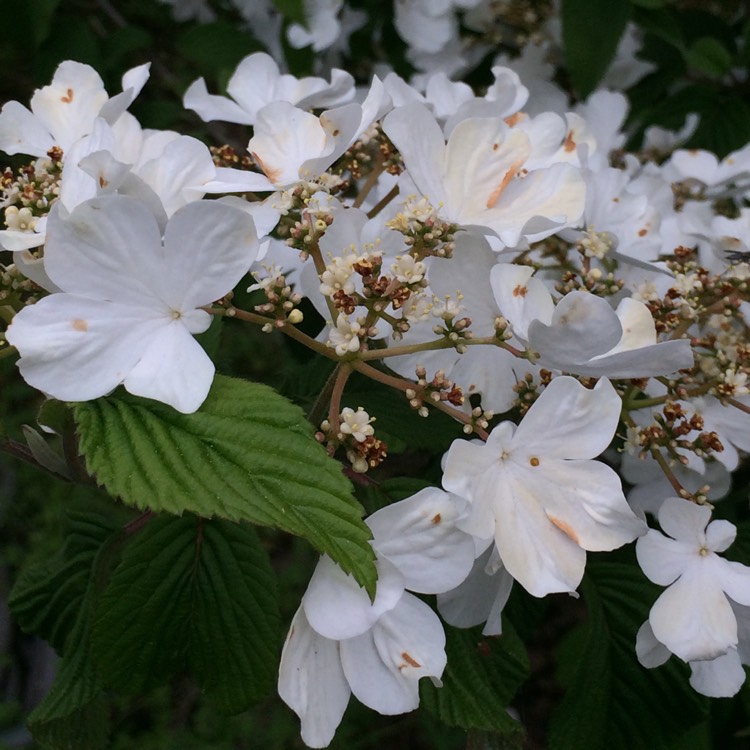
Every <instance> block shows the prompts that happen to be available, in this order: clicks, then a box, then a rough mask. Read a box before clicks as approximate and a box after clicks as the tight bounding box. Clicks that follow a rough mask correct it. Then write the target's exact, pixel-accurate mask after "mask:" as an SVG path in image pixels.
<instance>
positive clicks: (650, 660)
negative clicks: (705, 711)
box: [635, 601, 750, 698]
mask: <svg viewBox="0 0 750 750" xmlns="http://www.w3.org/2000/svg"><path fill="white" fill-rule="evenodd" d="M730 604H731V606H732V611H733V612H734V614H735V616H736V618H737V635H738V641H739V642H738V645H737V648H730V649H728V650H727V651H726V653H723V654H719V656H716V657H714V658H713V659H697V660H695V661H691V662H688V663H689V664H690V686H691V687H692V688H693V689H694V690H695V691H696V692H698V693H700V694H701V695H707V696H708V697H709V698H731V697H732V696H733V695H736V694H737V693H738V692H739V689H740V688H741V687H742V685H743V683H744V682H745V670H744V669H743V668H742V665H743V664H750V607H743V606H742V605H740V604H736V603H734V602H731V601H730ZM635 652H636V655H637V656H638V661H639V662H640V663H641V664H642V665H643V666H644V667H647V668H649V669H653V668H654V667H659V666H661V665H662V664H664V663H665V662H666V661H667V660H668V659H669V657H670V656H671V655H672V652H671V651H670V650H669V649H668V648H667V647H666V646H665V645H664V644H663V643H660V642H659V641H658V640H657V639H656V636H655V635H654V631H653V630H652V629H651V625H650V623H649V621H648V620H646V622H644V623H643V625H641V627H640V629H639V630H638V635H637V636H636V642H635Z"/></svg>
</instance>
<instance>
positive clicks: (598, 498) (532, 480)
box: [443, 377, 647, 596]
mask: <svg viewBox="0 0 750 750" xmlns="http://www.w3.org/2000/svg"><path fill="white" fill-rule="evenodd" d="M620 408H621V401H620V398H619V397H618V395H617V393H616V392H615V389H614V388H613V387H612V385H611V384H610V382H609V381H608V380H606V379H602V380H600V381H599V382H598V383H597V384H596V387H595V388H594V389H593V390H588V389H586V388H584V387H583V386H582V385H581V384H580V383H579V382H578V381H577V380H575V379H574V378H571V377H559V378H555V379H554V380H553V381H552V382H551V383H550V384H549V385H548V386H547V388H546V389H545V390H544V392H543V393H542V395H541V396H540V397H539V399H538V400H537V401H536V402H535V403H534V405H533V406H532V407H531V408H530V409H529V411H528V412H527V414H526V416H525V417H524V418H523V420H522V421H521V424H520V425H518V427H516V426H515V425H514V424H513V423H512V422H502V423H501V424H499V425H498V426H497V427H495V429H494V430H493V431H492V432H491V433H490V435H489V438H488V440H487V442H486V443H485V444H478V443H477V442H469V441H466V440H456V441H455V442H454V443H453V444H452V445H451V447H450V449H449V450H448V453H447V454H446V456H445V459H444V461H445V465H444V474H443V487H445V489H446V490H448V491H449V492H453V493H455V494H456V495H458V496H459V497H463V498H465V499H467V500H468V501H469V502H470V503H471V512H470V514H469V516H468V518H467V519H466V520H464V521H462V522H460V526H461V528H463V529H464V530H465V531H468V532H469V533H471V534H473V535H474V536H476V537H479V538H480V539H490V538H492V537H493V536H494V539H495V543H496V544H497V549H498V553H499V555H500V559H501V560H502V563H503V565H504V566H505V568H506V569H507V571H508V573H510V575H512V576H513V578H515V579H516V580H517V581H518V582H519V583H520V584H521V585H522V586H523V587H524V588H525V589H526V590H527V591H528V592H529V593H531V594H533V595H534V596H545V595H546V594H550V593H552V592H558V591H574V590H575V589H576V587H577V586H578V584H579V583H580V581H581V578H582V576H583V571H584V567H585V564H586V550H590V551H602V550H612V549H615V548H617V547H620V546H621V545H623V544H625V543H627V542H630V541H632V540H633V539H635V538H636V537H638V536H640V535H641V534H643V533H645V532H646V528H647V527H646V524H645V523H644V522H643V521H642V520H640V519H639V518H637V517H636V516H635V515H634V514H633V512H632V511H631V510H630V508H629V507H628V504H627V501H626V500H625V496H624V495H623V492H622V485H621V483H620V479H619V477H618V476H617V474H616V473H615V471H614V470H612V469H610V468H609V467H608V466H606V465H605V464H603V463H601V462H599V461H593V460H591V459H593V458H595V457H596V456H598V455H599V454H600V453H602V452H603V451H604V450H605V449H606V448H607V447H608V446H609V444H610V441H611V440H612V437H613V436H614V432H615V429H616V428H617V423H618V420H619V415H620Z"/></svg>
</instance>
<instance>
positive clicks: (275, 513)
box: [74, 376, 376, 592]
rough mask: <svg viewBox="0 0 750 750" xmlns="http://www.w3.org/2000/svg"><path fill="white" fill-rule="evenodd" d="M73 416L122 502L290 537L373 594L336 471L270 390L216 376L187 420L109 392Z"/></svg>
mask: <svg viewBox="0 0 750 750" xmlns="http://www.w3.org/2000/svg"><path fill="white" fill-rule="evenodd" d="M74 416H75V420H76V425H77V427H78V431H79V434H80V450H81V453H82V455H83V456H84V458H85V461H86V466H87V467H88V470H89V471H90V472H91V473H92V474H93V475H95V476H96V479H97V481H98V482H100V483H101V484H102V485H104V486H105V487H106V489H107V490H108V491H109V492H110V493H111V494H112V495H113V496H116V497H120V498H121V499H122V500H123V502H125V503H128V504H129V505H133V506H135V507H137V508H141V509H150V510H154V511H165V512H168V513H175V514H177V515H180V514H181V513H183V512H184V511H189V512H192V513H196V514H197V515H200V516H204V517H207V518H210V517H213V516H218V517H220V518H226V519H229V520H235V521H251V522H252V523H257V524H261V525H265V526H273V527H275V528H278V529H281V530H282V531H287V532H290V533H292V534H298V535H299V536H303V537H305V538H306V539H308V540H309V541H310V542H311V543H312V544H313V545H314V546H315V547H316V548H317V549H318V550H319V551H321V552H324V553H327V554H329V555H330V556H331V557H332V558H333V559H334V560H336V561H337V562H338V563H339V564H340V565H341V567H342V568H344V570H346V571H347V572H351V573H352V574H353V575H354V576H355V578H356V579H357V580H358V581H359V582H360V583H361V584H362V585H364V586H366V587H367V589H368V591H370V592H372V591H373V590H374V586H375V578H376V573H375V567H374V565H373V552H372V549H371V547H370V545H369V543H368V539H369V536H370V533H369V529H368V528H367V527H366V526H365V524H364V523H363V522H362V520H361V518H360V515H361V510H360V507H359V506H358V504H357V503H356V501H355V500H354V499H353V498H352V496H351V489H350V486H349V484H348V482H347V481H346V479H345V478H344V476H343V475H342V473H341V467H340V465H339V464H338V463H336V462H335V461H333V460H332V459H330V458H329V457H328V456H327V455H326V453H325V451H324V449H323V447H322V446H321V445H319V444H318V443H317V441H316V440H315V439H314V437H313V435H312V430H311V429H310V427H309V425H308V424H307V422H306V421H305V419H304V415H303V413H302V412H301V410H300V409H299V408H298V407H296V406H294V405H293V404H291V403H289V402H288V401H287V400H286V399H285V398H283V397H282V396H280V395H279V394H278V393H276V392H275V391H273V390H272V389H271V388H268V387H267V386H263V385H260V384H258V383H249V382H246V381H241V380H234V379H231V378H224V377H221V376H217V377H216V379H215V381H214V385H213V388H212V389H211V393H210V394H209V397H208V399H207V400H206V402H205V403H204V404H203V406H202V407H201V409H200V411H198V412H196V413H195V414H180V413H178V412H176V411H174V410H173V409H171V408H170V407H168V406H164V405H163V404H160V403H157V402H153V401H147V400H144V399H138V398H135V397H132V396H130V395H128V394H125V393H117V394H116V395H113V396H111V397H109V398H102V399H97V400H96V401H92V402H88V403H80V404H76V405H75V406H74Z"/></svg>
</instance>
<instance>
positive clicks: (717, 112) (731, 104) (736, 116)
mask: <svg viewBox="0 0 750 750" xmlns="http://www.w3.org/2000/svg"><path fill="white" fill-rule="evenodd" d="M716 93H717V96H715V97H714V98H713V100H712V101H709V102H707V103H706V105H705V106H704V107H703V108H701V109H697V108H696V110H695V111H697V112H698V114H699V115H700V120H699V121H698V127H697V128H696V130H695V132H694V133H693V135H692V136H691V137H690V140H689V141H688V142H687V143H686V144H685V148H704V149H707V150H708V151H713V152H714V153H715V154H716V155H717V156H718V157H719V158H720V159H721V158H724V157H725V156H727V154H729V153H730V152H732V151H736V150H737V149H740V148H742V147H743V146H744V145H745V144H746V143H747V137H748V133H750V105H748V104H747V102H744V101H743V100H742V99H739V98H737V97H732V96H722V95H721V92H716Z"/></svg>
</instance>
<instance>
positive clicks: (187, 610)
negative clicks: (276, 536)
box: [94, 516, 279, 713]
mask: <svg viewBox="0 0 750 750" xmlns="http://www.w3.org/2000/svg"><path fill="white" fill-rule="evenodd" d="M278 620H279V616H278V611H277V602H276V592H275V579H274V575H273V572H272V570H271V567H270V564H269V562H268V556H267V555H266V553H265V551H264V550H263V548H262V547H261V546H260V543H259V541H258V538H257V536H256V534H255V532H254V531H253V529H252V528H251V527H249V526H246V525H240V524H235V523H231V522H229V521H221V520H216V521H205V520H203V519H197V518H195V517H193V516H184V517H182V518H171V517H168V516H165V517H160V518H154V519H152V520H151V521H150V522H149V524H148V525H147V526H146V528H145V529H144V530H143V531H141V532H140V533H139V534H138V536H137V537H136V538H135V539H133V540H132V542H131V543H130V544H129V545H128V547H127V548H126V550H125V551H124V553H123V556H122V560H121V562H120V564H119V566H118V567H117V569H116V570H115V572H114V574H113V575H112V579H111V582H110V584H109V586H108V588H107V589H106V591H105V592H104V594H103V595H102V597H101V599H100V601H99V603H98V605H97V613H96V618H95V622H94V651H95V654H96V657H97V663H98V664H99V665H100V668H101V671H102V674H103V675H106V680H107V683H108V684H109V685H111V686H112V687H114V688H116V689H118V690H121V691H123V692H126V693H136V692H139V691H143V690H145V689H147V688H149V687H152V686H154V685H157V684H159V683H161V682H163V681H165V680H167V679H168V678H169V677H170V676H171V675H172V674H174V673H175V672H177V671H179V670H180V669H183V668H185V667H188V668H189V669H190V670H191V671H192V672H193V674H194V676H195V677H196V679H197V680H198V682H199V684H200V686H201V688H202V689H203V691H204V692H205V693H206V694H207V695H208V696H209V698H211V699H212V700H213V702H214V703H215V704H216V705H217V706H218V707H219V708H220V709H221V710H222V711H224V712H226V713H237V712H239V711H242V710H244V709H245V708H247V707H248V706H249V705H250V704H252V703H253V702H255V701H257V700H259V699H260V698H262V697H263V696H264V695H265V694H266V693H267V692H268V691H269V690H270V689H271V687H272V686H273V684H274V681H275V677H276V667H277V663H278V658H277V653H276V646H277V644H278V641H279V634H278V627H279V622H278Z"/></svg>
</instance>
